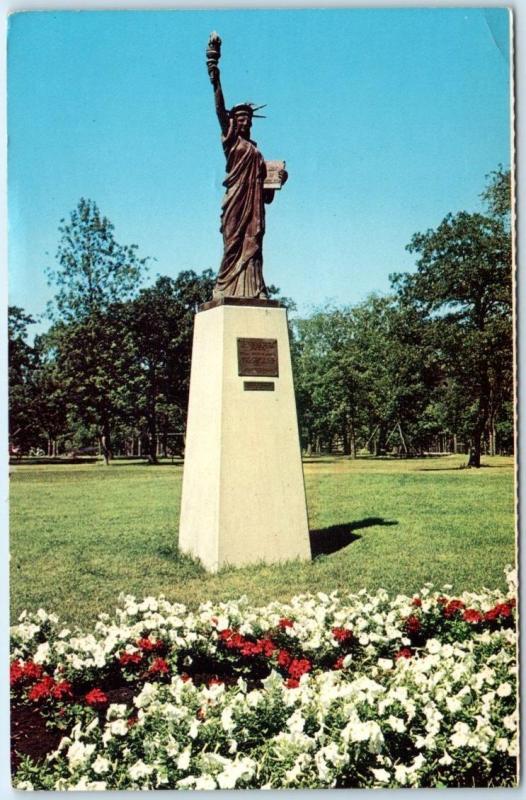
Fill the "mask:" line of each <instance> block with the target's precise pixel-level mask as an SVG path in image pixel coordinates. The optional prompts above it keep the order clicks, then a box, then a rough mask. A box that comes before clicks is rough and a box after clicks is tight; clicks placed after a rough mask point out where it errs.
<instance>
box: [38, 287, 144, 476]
mask: <svg viewBox="0 0 526 800" xmlns="http://www.w3.org/2000/svg"><path fill="white" fill-rule="evenodd" d="M128 323H129V316H128V314H127V309H126V306H125V304H122V303H121V304H118V303H116V304H114V305H112V306H110V307H109V308H108V309H107V310H106V311H105V312H99V311H93V312H92V313H91V314H89V316H86V317H84V318H82V319H80V320H79V321H78V322H70V323H68V324H64V323H60V324H57V325H56V326H54V328H53V329H52V331H51V332H50V337H52V340H53V347H54V352H55V358H56V369H57V372H58V374H59V375H60V381H61V386H62V388H63V391H64V393H65V397H66V398H67V408H68V412H69V415H70V418H71V419H72V420H73V421H76V422H77V424H78V423H80V424H81V425H83V426H85V427H87V428H91V429H92V430H93V431H94V434H95V436H96V438H97V440H98V442H99V445H100V449H101V452H102V455H103V457H104V461H105V463H106V464H108V463H109V461H110V460H111V459H112V458H113V437H112V432H113V430H114V428H115V427H116V426H117V425H119V424H123V423H126V424H131V421H132V418H133V413H134V403H133V392H134V386H135V384H136V382H137V381H138V379H139V374H138V373H139V364H138V362H137V358H136V353H135V349H134V347H133V341H132V334H131V331H130V328H129V324H128Z"/></svg>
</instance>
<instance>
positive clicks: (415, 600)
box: [411, 597, 422, 608]
mask: <svg viewBox="0 0 526 800" xmlns="http://www.w3.org/2000/svg"><path fill="white" fill-rule="evenodd" d="M411 605H412V606H415V608H420V606H421V605H422V600H421V599H420V597H413V599H412V600H411Z"/></svg>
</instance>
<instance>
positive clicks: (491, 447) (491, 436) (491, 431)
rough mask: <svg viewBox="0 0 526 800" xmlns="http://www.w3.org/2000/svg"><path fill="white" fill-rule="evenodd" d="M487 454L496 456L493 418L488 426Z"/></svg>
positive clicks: (495, 433)
mask: <svg viewBox="0 0 526 800" xmlns="http://www.w3.org/2000/svg"><path fill="white" fill-rule="evenodd" d="M489 454H490V456H496V455H497V431H496V429H495V418H494V417H492V418H491V421H490V425H489Z"/></svg>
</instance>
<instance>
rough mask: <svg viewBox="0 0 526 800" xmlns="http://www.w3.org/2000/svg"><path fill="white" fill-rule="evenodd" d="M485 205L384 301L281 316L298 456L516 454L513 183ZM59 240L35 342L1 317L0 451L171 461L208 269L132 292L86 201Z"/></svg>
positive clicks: (452, 224)
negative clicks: (3, 438)
mask: <svg viewBox="0 0 526 800" xmlns="http://www.w3.org/2000/svg"><path fill="white" fill-rule="evenodd" d="M482 197H483V199H484V201H485V204H486V209H487V211H486V213H485V214H480V213H468V212H465V211H462V212H459V213H456V214H448V215H447V216H446V218H445V219H444V220H443V221H442V222H441V224H440V225H439V226H438V227H437V228H436V229H435V230H428V231H426V232H425V233H417V234H415V235H414V236H413V238H412V240H411V242H410V243H409V245H408V247H407V249H408V250H409V251H410V252H412V253H414V254H415V255H416V271H415V272H413V273H403V274H399V275H392V276H391V287H392V291H391V293H390V294H389V295H388V296H381V297H380V296H376V295H371V296H370V297H369V298H368V299H367V300H366V301H365V302H363V303H360V304H358V305H355V306H352V307H332V306H331V307H323V308H319V309H317V310H316V311H315V312H314V313H312V314H311V315H310V316H309V317H308V318H304V319H298V318H296V317H294V318H293V319H292V321H291V322H290V329H291V347H292V359H293V369H294V377H295V388H296V398H297V407H298V419H299V427H300V436H301V440H302V446H303V448H304V449H305V450H307V451H308V452H323V451H330V450H334V449H336V450H341V451H342V452H344V453H346V454H349V455H351V456H354V455H357V454H360V453H373V454H376V455H380V454H384V453H387V452H392V453H396V454H400V455H415V454H421V453H425V452H431V451H437V450H438V451H442V452H462V451H464V452H468V453H469V464H470V465H472V466H479V465H480V456H481V454H482V453H484V452H487V453H490V454H495V453H511V452H512V451H513V442H514V435H513V335H512V333H513V322H512V256H511V230H510V229H511V223H510V216H511V214H510V207H511V202H510V173H509V171H506V170H504V169H503V168H502V167H499V168H498V169H497V170H496V171H495V172H493V173H491V175H490V176H488V181H487V185H486V189H485V190H484V192H483V193H482ZM59 234H60V238H59V245H58V251H57V259H56V268H55V269H54V270H50V271H49V273H48V277H49V280H50V282H51V283H52V284H53V285H54V286H55V287H56V290H57V291H56V295H55V298H54V300H53V302H52V303H51V304H50V307H49V309H48V315H49V318H50V327H49V330H48V331H47V332H46V333H45V334H42V335H39V336H36V337H35V338H34V341H33V343H32V344H31V343H30V342H29V336H28V334H29V331H30V326H31V324H32V323H33V322H34V320H33V319H32V318H31V317H30V316H29V315H28V314H27V313H25V311H24V310H23V309H22V308H19V307H10V309H9V408H10V416H9V435H10V448H11V452H12V453H13V454H29V453H33V454H45V455H49V456H56V455H59V454H64V453H91V452H99V453H100V454H101V455H103V456H104V458H105V460H106V461H107V462H108V461H109V460H111V458H113V457H114V456H115V455H139V456H144V457H148V459H149V460H150V461H152V462H155V461H156V460H157V458H158V456H159V455H171V454H172V455H173V454H175V453H177V454H180V453H182V452H183V451H184V433H185V427H186V409H187V403H188V390H189V380H190V362H191V347H192V331H193V318H194V314H195V310H196V307H197V306H198V305H199V304H200V303H203V302H205V301H206V300H209V299H210V297H211V295H212V289H213V284H214V275H213V273H212V272H211V271H210V270H206V271H204V272H202V273H201V274H196V273H195V272H193V271H184V272H181V273H180V274H179V275H178V277H177V278H175V279H173V278H168V277H161V276H159V277H157V279H156V281H155V282H154V283H153V285H150V286H148V287H146V288H144V286H143V285H142V284H143V281H144V274H145V271H146V270H147V259H140V258H139V257H138V255H137V248H136V247H135V246H134V245H131V246H122V245H119V244H118V243H117V242H116V240H115V237H114V233H113V225H112V224H111V222H110V221H109V220H108V219H107V218H105V217H103V216H102V215H101V214H100V212H99V209H98V208H97V205H96V204H95V203H94V202H93V201H90V200H84V199H81V200H80V202H79V204H78V206H77V208H76V209H75V210H74V211H73V213H72V214H71V217H70V219H69V220H68V221H67V222H66V221H64V220H62V222H61V225H60V228H59ZM141 287H142V288H141ZM271 292H272V295H273V296H274V297H278V298H279V290H277V289H275V288H274V287H272V290H271ZM281 299H282V302H283V303H284V304H285V305H287V306H288V307H289V309H290V311H294V303H293V302H292V301H291V300H290V299H287V298H281ZM292 316H293V315H292Z"/></svg>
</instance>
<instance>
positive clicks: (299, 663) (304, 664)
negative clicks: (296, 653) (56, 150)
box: [288, 658, 312, 680]
mask: <svg viewBox="0 0 526 800" xmlns="http://www.w3.org/2000/svg"><path fill="white" fill-rule="evenodd" d="M311 669H312V664H311V662H310V661H309V660H308V659H307V658H293V659H292V661H291V662H290V664H289V668H288V671H289V675H290V677H291V678H296V680H299V678H301V676H302V675H305V673H306V672H310V671H311Z"/></svg>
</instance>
